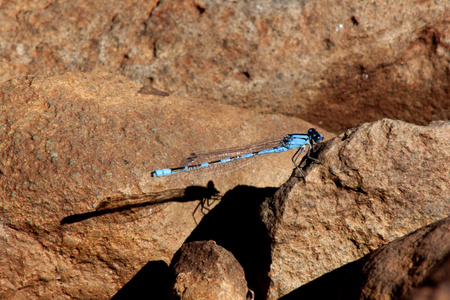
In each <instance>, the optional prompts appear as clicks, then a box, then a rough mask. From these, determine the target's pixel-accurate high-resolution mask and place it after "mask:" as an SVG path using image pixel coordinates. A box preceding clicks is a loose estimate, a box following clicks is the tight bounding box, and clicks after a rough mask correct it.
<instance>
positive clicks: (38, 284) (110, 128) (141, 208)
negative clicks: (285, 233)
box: [0, 73, 331, 298]
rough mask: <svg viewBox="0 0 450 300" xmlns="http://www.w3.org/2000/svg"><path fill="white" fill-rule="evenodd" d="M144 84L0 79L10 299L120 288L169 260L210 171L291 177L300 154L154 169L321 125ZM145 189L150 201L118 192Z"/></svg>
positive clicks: (225, 179) (228, 179)
mask: <svg viewBox="0 0 450 300" xmlns="http://www.w3.org/2000/svg"><path fill="white" fill-rule="evenodd" d="M141 88H142V86H141V85H140V84H137V83H134V82H131V81H130V80H128V79H126V78H124V77H122V76H115V75H112V74H108V73H66V74H64V75H57V76H49V77H44V76H43V77H36V78H34V77H22V78H16V79H13V80H10V81H8V82H5V83H3V84H2V85H1V86H0V91H1V93H0V97H1V98H0V103H1V105H0V208H1V210H0V220H1V221H0V228H1V226H3V227H4V228H5V232H9V231H10V233H8V234H3V235H2V238H3V239H5V240H4V243H3V244H2V245H4V248H3V249H2V251H3V252H2V254H4V255H3V257H4V260H3V261H2V263H0V278H11V280H10V281H9V282H7V284H1V285H0V297H1V295H2V293H10V291H11V290H12V291H14V290H16V291H18V290H20V291H21V293H23V294H24V296H25V297H29V298H33V297H41V296H45V295H47V294H51V295H53V296H54V297H59V298H64V297H68V298H70V297H73V298H99V297H100V298H101V297H106V298H109V297H111V296H112V295H114V294H115V293H116V291H117V290H119V289H120V288H121V287H122V286H123V285H124V284H125V283H126V282H128V281H129V280H130V279H131V278H132V277H133V276H134V274H136V272H138V270H140V269H142V268H143V267H144V266H145V265H146V264H147V263H148V262H149V261H164V262H165V263H167V264H168V263H170V260H171V258H172V256H173V254H174V253H175V252H176V251H177V250H178V249H179V247H180V246H181V245H182V244H183V241H184V240H185V239H186V238H187V237H188V235H189V234H190V233H191V231H192V230H193V228H195V226H196V222H199V221H200V220H201V218H202V216H203V214H202V213H201V212H200V210H197V213H196V214H195V216H194V217H193V212H195V209H196V207H197V205H198V203H199V200H203V198H204V195H205V192H208V191H210V189H209V185H210V184H209V182H210V181H211V180H212V188H213V189H216V190H218V191H220V192H221V193H225V192H226V191H227V190H228V189H230V188H231V187H234V186H236V185H237V184H239V183H247V184H249V185H253V184H254V185H256V186H272V185H281V183H282V182H283V181H285V180H286V179H287V178H289V175H290V173H291V170H292V168H293V166H292V162H291V156H292V155H293V153H292V151H290V152H288V153H284V154H278V155H277V154H274V155H266V157H262V158H260V159H256V160H257V163H254V164H252V165H248V166H246V167H244V168H242V169H240V170H239V171H236V172H234V173H230V174H227V175H224V172H222V173H220V172H219V173H211V172H209V173H208V172H206V173H202V172H194V173H193V174H184V175H180V176H177V175H174V176H172V177H168V178H153V177H151V172H152V171H153V170H155V169H158V168H163V167H172V166H177V165H178V163H179V161H180V160H181V159H182V158H183V157H186V156H187V155H188V154H189V153H190V152H191V151H207V150H217V149H221V148H228V147H231V146H244V145H246V144H250V143H253V142H258V141H261V140H266V139H270V138H272V137H274V138H275V137H280V136H281V137H282V136H284V135H285V134H286V133H289V132H306V131H307V130H308V128H309V127H311V124H308V123H306V122H304V121H301V120H299V119H295V118H288V117H283V116H276V115H255V113H254V112H253V111H249V110H245V109H239V108H233V107H229V106H225V105H219V104H216V103H209V102H208V103H205V102H201V101H198V102H197V100H194V99H186V98H182V97H179V96H174V95H167V94H166V93H163V92H155V91H153V90H151V89H144V90H141ZM140 90H141V92H139V91H140ZM205 128H208V130H207V131H205ZM322 133H323V134H325V137H331V135H329V134H328V133H327V132H325V131H322ZM268 170H270V171H268ZM255 174H258V175H257V176H255ZM192 190H194V191H197V192H196V193H194V195H192V193H191V191H192ZM143 193H144V194H145V196H146V197H147V198H146V199H145V198H144V200H146V202H129V200H133V201H135V200H136V199H125V201H124V202H122V201H119V199H120V198H122V197H126V196H130V195H136V194H137V195H140V196H143ZM195 194H197V197H195V196H196V195H195ZM187 195H189V197H187ZM117 197H119V199H117ZM210 200H214V199H210ZM105 201H106V202H107V203H109V204H106V209H104V208H105ZM133 204H135V205H134V206H133ZM155 204H158V205H155ZM130 205H131V206H130ZM14 236H18V237H17V238H15V239H14V240H13V237H14ZM15 241H17V242H15ZM30 251H32V253H31V254H30ZM24 256H25V257H27V259H21V258H22V257H24ZM38 273H39V275H37V274H38ZM41 273H42V274H41ZM30 274H36V275H30ZM40 276H42V277H43V278H45V279H41V278H40Z"/></svg>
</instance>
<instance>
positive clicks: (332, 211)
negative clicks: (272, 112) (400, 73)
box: [250, 119, 450, 299]
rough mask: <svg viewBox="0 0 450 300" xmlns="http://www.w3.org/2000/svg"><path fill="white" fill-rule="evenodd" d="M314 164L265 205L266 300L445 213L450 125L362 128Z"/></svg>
mask: <svg viewBox="0 0 450 300" xmlns="http://www.w3.org/2000/svg"><path fill="white" fill-rule="evenodd" d="M318 160H319V161H320V162H314V161H313V162H311V163H310V164H309V165H308V166H307V168H306V170H304V171H303V173H304V174H306V175H305V177H304V178H301V177H292V178H291V179H290V180H289V181H287V182H286V184H285V185H284V186H282V187H281V189H280V190H279V191H278V192H277V193H276V194H275V196H274V197H272V198H268V199H267V200H266V202H265V203H263V208H262V217H263V221H264V223H265V224H266V226H267V228H268V230H269V235H270V237H271V238H272V240H273V244H272V246H271V258H272V264H271V267H270V272H269V277H270V278H271V281H270V288H269V292H268V294H269V297H268V299H276V298H278V297H280V296H282V295H285V294H287V293H288V292H290V291H292V290H293V289H295V288H297V287H299V286H301V285H303V284H305V283H307V282H309V281H311V280H313V279H315V278H317V277H319V276H321V275H323V274H325V273H327V272H329V271H331V270H333V269H335V268H337V267H340V266H342V265H344V264H346V263H349V262H351V261H354V260H356V259H358V258H360V257H362V256H364V255H365V254H367V253H369V252H370V251H373V250H375V249H377V248H379V247H380V246H382V245H384V244H386V243H388V242H390V241H393V240H395V239H396V238H399V237H401V236H403V235H405V234H408V233H410V232H412V231H414V230H417V229H418V228H420V227H422V226H425V225H427V224H430V223H432V222H435V221H437V220H439V219H442V218H444V217H446V216H448V215H449V214H450V205H449V204H450V193H449V192H448V191H449V182H450V172H449V167H450V166H449V164H448V162H449V161H450V123H449V122H436V123H433V124H431V125H430V126H425V127H424V126H417V125H412V124H408V123H404V122H401V121H393V120H388V119H383V120H380V121H377V122H374V123H366V124H363V125H361V126H358V127H357V128H354V129H351V130H348V131H347V132H346V133H344V134H342V135H340V136H338V137H336V138H334V139H333V140H330V141H328V142H326V143H324V144H322V148H321V151H320V155H319V156H318ZM298 175H299V176H300V174H298ZM250 288H251V287H250Z"/></svg>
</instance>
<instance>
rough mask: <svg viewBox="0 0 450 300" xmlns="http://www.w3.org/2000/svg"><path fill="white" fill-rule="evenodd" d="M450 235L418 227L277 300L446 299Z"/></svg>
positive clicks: (440, 226) (449, 221)
mask: <svg viewBox="0 0 450 300" xmlns="http://www.w3.org/2000/svg"><path fill="white" fill-rule="evenodd" d="M449 229H450V218H445V219H443V220H441V221H438V222H435V223H433V224H431V225H428V226H425V227H422V228H420V229H418V230H416V231H415V232H413V233H411V234H409V235H407V236H404V237H401V238H399V239H397V240H395V241H393V242H391V243H389V244H387V245H385V246H383V247H381V248H380V249H378V250H376V251H373V252H372V253H370V254H368V255H366V256H364V257H363V258H361V259H359V260H357V261H355V262H351V263H349V264H347V265H345V266H343V267H341V268H339V269H336V270H334V271H332V272H330V273H327V274H325V275H323V276H321V277H320V278H318V279H316V280H314V281H312V282H309V283H307V284H305V285H303V286H302V287H300V288H298V289H296V290H295V291H293V292H291V293H289V294H288V295H286V296H284V297H282V298H281V299H283V300H289V299H311V298H314V299H342V300H343V299H348V300H352V299H449V297H450V291H449V290H448V287H449V285H448V280H449V276H448V273H449V270H450V268H449V253H450V230H449Z"/></svg>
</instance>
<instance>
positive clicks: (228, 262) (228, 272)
mask: <svg viewBox="0 0 450 300" xmlns="http://www.w3.org/2000/svg"><path fill="white" fill-rule="evenodd" d="M171 268H172V269H173V272H174V278H175V282H174V285H173V291H174V293H175V295H176V299H182V300H188V299H230V300H231V299H246V295H247V291H248V289H247V281H246V280H245V274H244V269H242V267H241V265H240V264H239V262H238V261H237V260H236V258H235V257H234V256H233V254H231V253H230V252H229V251H227V250H226V249H224V248H222V247H221V246H218V245H217V244H216V243H215V242H214V241H198V242H192V243H187V244H184V245H183V246H182V247H181V248H180V250H179V251H178V252H177V253H176V254H175V256H174V258H173V260H172V263H171Z"/></svg>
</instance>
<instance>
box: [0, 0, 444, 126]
mask: <svg viewBox="0 0 450 300" xmlns="http://www.w3.org/2000/svg"><path fill="white" fill-rule="evenodd" d="M448 20H449V4H448V1H447V0H437V1H415V0H402V1H382V2H376V3H375V2H367V1H365V2H361V1H355V0H345V1H342V0H322V1H301V2H299V1H194V0H190V1H184V0H182V1H180V0H178V1H156V0H154V1H142V0H134V1H127V2H126V3H125V2H123V1H109V2H92V1H91V2H90V1H77V2H74V1H66V2H61V1H56V2H50V1H20V2H17V1H7V2H5V3H2V5H1V7H0V45H1V46H0V58H1V68H0V82H3V81H5V80H8V79H11V78H14V77H15V76H20V75H26V74H33V75H36V74H41V73H51V74H54V73H58V72H64V71H79V70H82V71H92V70H98V69H102V70H107V71H109V72H113V73H120V74H122V75H125V76H127V77H128V78H130V79H132V80H134V81H136V82H139V83H142V84H152V85H154V86H155V87H156V88H159V89H162V90H166V91H170V92H172V93H175V94H178V95H180V94H181V95H184V96H187V97H192V98H199V99H204V100H208V101H211V100H214V101H217V102H220V103H228V104H232V105H238V106H241V107H247V108H253V109H255V110H256V111H264V112H277V113H284V114H288V115H295V116H300V117H302V118H303V119H306V120H309V121H312V122H313V123H315V124H324V125H325V126H326V128H327V129H328V130H330V131H334V132H341V131H343V130H345V129H347V128H349V127H352V126H356V125H358V124H360V123H362V122H364V121H374V120H377V119H379V118H382V117H390V118H398V119H403V120H405V121H409V122H416V123H420V124H427V123H428V122H429V121H430V120H437V119H446V118H448V117H449V112H448V109H447V108H448V105H449V97H448V89H449V79H448V75H447V70H448V67H449V61H450V60H449V57H450V47H449V45H450V40H449V34H448V33H449V32H450V29H449V23H448Z"/></svg>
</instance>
